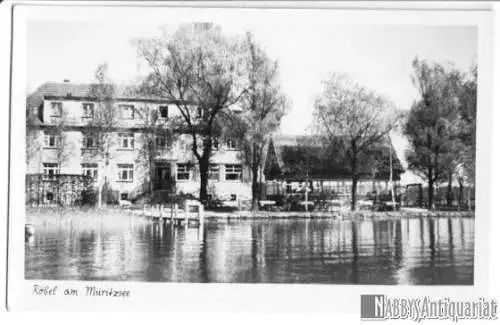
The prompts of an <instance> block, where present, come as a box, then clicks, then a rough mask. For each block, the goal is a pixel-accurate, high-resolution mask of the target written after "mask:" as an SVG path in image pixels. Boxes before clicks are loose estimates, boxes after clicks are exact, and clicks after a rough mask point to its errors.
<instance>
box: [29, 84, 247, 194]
mask: <svg viewBox="0 0 500 325" xmlns="http://www.w3.org/2000/svg"><path fill="white" fill-rule="evenodd" d="M90 92H91V85H88V84H73V83H70V82H68V81H65V82H63V83H45V84H43V85H42V86H40V87H39V88H38V89H37V90H36V91H35V92H34V93H32V94H31V95H30V96H28V98H27V112H28V114H27V119H28V123H27V128H28V130H27V138H26V141H27V166H26V173H27V174H41V175H43V177H44V179H46V180H50V179H51V178H55V177H56V176H54V175H58V174H73V175H82V174H83V175H87V176H90V177H92V178H93V180H94V183H95V186H96V188H98V187H100V186H102V185H103V184H104V182H107V183H108V184H109V187H110V188H111V189H113V190H114V191H115V192H117V193H118V195H119V198H120V199H122V200H124V199H129V200H130V199H133V198H135V197H137V196H139V195H141V194H142V193H144V192H145V191H146V189H149V188H151V185H152V186H153V187H154V189H157V190H162V189H166V188H174V189H175V191H176V192H178V193H179V192H183V193H191V194H193V195H195V196H198V193H199V186H200V180H199V171H198V170H199V168H198V167H197V166H198V164H197V160H196V158H195V157H194V155H193V153H192V151H191V147H192V142H191V141H190V139H191V137H190V136H189V135H188V134H177V135H175V141H169V139H166V138H165V137H166V136H165V135H162V132H152V131H151V130H152V128H151V125H149V123H150V122H149V121H150V116H151V114H152V113H153V112H154V113H155V116H157V118H156V119H155V130H161V129H163V130H165V129H166V128H168V127H169V121H170V120H171V119H175V118H176V117H179V111H178V109H177V106H176V105H175V104H173V103H172V102H171V101H168V100H164V99H161V98H138V97H132V96H126V95H124V94H125V93H126V92H125V91H121V90H119V89H116V92H115V96H114V98H113V107H114V110H113V111H114V112H116V117H115V118H114V122H113V123H108V124H106V126H105V129H106V132H105V133H106V148H102V146H103V142H102V141H101V140H100V138H102V134H103V133H104V132H103V130H102V128H103V126H102V123H101V124H100V125H98V124H96V123H92V121H93V120H94V119H95V116H96V113H97V111H98V110H99V109H102V102H98V101H96V99H95V97H93V96H91V94H90ZM193 109H196V108H195V107H193ZM99 128H100V130H99ZM96 130H97V132H96ZM96 134H99V135H98V136H96ZM151 141H152V143H153V146H154V151H151V150H149V148H150V144H151ZM239 156H240V152H239V150H238V146H237V143H236V141H235V140H234V139H230V138H226V139H216V140H215V141H214V146H213V154H212V156H211V158H210V168H209V183H208V192H209V195H212V196H214V197H221V198H223V199H232V200H240V199H247V198H250V197H251V189H250V183H249V172H248V170H247V168H245V167H244V165H243V164H242V163H241V161H240V158H239ZM151 168H153V170H154V173H151V172H150V171H151ZM151 182H152V184H151ZM172 184H175V186H173V185H172ZM52 199H53V194H51V193H48V194H47V195H45V197H44V201H45V202H47V201H51V200H52Z"/></svg>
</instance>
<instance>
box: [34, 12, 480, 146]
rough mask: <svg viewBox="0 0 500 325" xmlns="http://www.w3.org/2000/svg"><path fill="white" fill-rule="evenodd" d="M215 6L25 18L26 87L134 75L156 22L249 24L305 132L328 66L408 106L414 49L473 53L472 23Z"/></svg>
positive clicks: (466, 59)
mask: <svg viewBox="0 0 500 325" xmlns="http://www.w3.org/2000/svg"><path fill="white" fill-rule="evenodd" d="M162 10H163V11H162ZM212 13H213V14H212V15H209V16H206V15H205V16H200V17H202V18H201V19H203V20H199V18H197V16H194V15H193V16H188V15H176V13H175V11H172V10H170V11H165V9H158V10H155V12H152V11H149V12H148V14H144V15H139V14H137V15H131V14H130V12H128V13H126V14H125V13H124V14H123V15H121V14H118V15H116V16H114V17H109V16H108V17H106V18H105V19H102V16H103V15H102V14H101V15H100V16H99V15H98V14H96V15H95V16H96V17H98V18H95V17H94V18H92V19H85V18H82V15H80V16H78V19H74V20H73V21H69V20H70V19H68V17H66V18H67V19H65V20H64V21H62V20H60V21H58V20H45V21H34V20H30V21H29V22H28V23H27V29H26V46H27V47H26V50H27V55H26V59H27V62H26V64H27V66H26V68H27V69H26V71H27V88H28V91H33V90H34V89H36V87H38V86H39V85H41V84H42V83H44V82H47V81H63V80H64V79H69V80H71V81H72V82H82V83H86V82H92V80H93V72H94V70H95V68H96V66H97V65H98V64H99V63H102V62H107V63H108V65H109V73H110V77H111V78H112V79H113V80H114V81H115V82H116V83H130V82H133V81H134V80H138V77H139V74H140V71H141V69H142V68H143V67H144V62H142V61H141V60H140V59H139V58H138V57H137V53H136V49H135V48H134V47H133V45H132V40H134V39H137V38H140V37H152V36H158V35H160V33H161V31H160V27H161V26H166V27H167V28H170V29H175V28H176V26H178V24H179V23H183V22H190V21H193V19H197V20H195V21H211V22H213V23H216V24H218V25H220V26H221V27H222V30H223V32H224V33H226V34H227V35H236V34H241V33H243V32H245V31H247V30H249V31H251V32H253V33H254V35H255V38H256V40H257V42H258V43H259V44H260V45H261V46H262V47H263V48H264V49H265V50H266V52H267V53H268V54H269V56H270V57H272V58H274V59H277V60H278V61H279V64H280V79H281V84H282V87H283V90H284V92H285V94H286V95H287V97H288V98H289V100H290V101H291V103H292V107H291V110H290V111H289V112H288V114H287V116H286V117H285V118H284V120H283V122H282V125H281V133H283V134H303V133H305V132H307V128H308V127H309V126H310V123H311V112H312V108H313V101H314V98H315V96H316V95H317V94H318V93H320V91H321V82H322V80H324V78H325V77H326V76H327V74H328V73H329V72H340V73H345V74H347V75H348V76H350V77H351V78H353V79H354V80H356V81H358V82H360V83H361V84H363V85H365V86H367V87H368V88H371V89H373V90H374V91H376V92H377V93H379V94H380V95H383V96H385V97H387V98H388V99H390V100H391V101H393V103H394V104H395V105H396V107H398V108H400V109H402V110H408V109H409V108H410V107H411V104H412V102H413V101H414V100H416V99H417V98H418V93H417V92H416V89H415V87H414V86H413V84H412V82H411V73H412V67H411V63H412V60H413V59H414V58H415V57H416V56H418V57H419V58H422V59H428V60H432V61H436V62H442V63H444V62H449V63H453V64H454V65H455V66H456V67H457V68H459V69H461V70H464V71H466V70H468V68H469V67H470V65H471V63H472V62H473V60H476V59H477V47H478V46H477V28H476V27H473V26H446V25H441V26H433V25H399V26H398V25H393V24H390V25H389V24H388V25H383V24H365V25H362V24H338V23H335V22H333V21H330V20H328V19H322V20H318V21H316V22H314V21H313V23H311V20H302V17H301V16H293V15H273V16H264V15H262V16H257V17H259V19H255V17H256V16H255V15H254V16H251V15H248V16H243V15H242V16H239V17H235V16H234V15H221V14H219V13H215V12H212ZM75 17H77V16H75ZM99 17H101V18H99ZM188 17H191V18H188ZM193 17H194V18H193ZM205 17H214V18H213V19H212V20H210V19H206V18H205ZM393 141H394V145H395V147H396V150H397V151H398V156H402V152H403V151H404V147H405V141H404V139H402V138H400V137H397V136H396V137H395V138H394V139H393Z"/></svg>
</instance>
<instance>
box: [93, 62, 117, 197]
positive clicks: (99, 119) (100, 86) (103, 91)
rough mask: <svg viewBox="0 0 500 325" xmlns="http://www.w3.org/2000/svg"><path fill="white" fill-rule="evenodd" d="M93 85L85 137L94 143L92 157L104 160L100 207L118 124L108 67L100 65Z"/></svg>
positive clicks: (112, 85) (106, 189)
mask: <svg viewBox="0 0 500 325" xmlns="http://www.w3.org/2000/svg"><path fill="white" fill-rule="evenodd" d="M94 77H95V83H93V84H92V85H91V87H90V91H89V95H90V97H91V98H92V99H93V101H94V102H95V104H96V106H95V108H94V109H92V111H91V116H90V118H89V121H88V123H87V125H86V130H85V131H86V135H87V136H89V137H90V138H91V139H92V141H93V142H95V148H94V149H93V152H92V153H93V155H94V156H98V157H101V158H102V159H103V160H104V180H103V182H102V184H100V186H99V195H98V202H99V203H98V204H99V206H101V205H102V204H103V198H104V202H106V200H107V198H108V188H109V184H108V169H109V162H110V160H111V159H112V157H111V149H112V147H113V145H114V137H113V133H114V131H115V129H116V127H117V126H118V124H119V115H118V109H117V107H116V105H115V99H114V98H115V85H114V84H113V83H112V82H111V80H110V79H109V77H108V65H107V64H106V63H103V64H100V65H99V66H98V67H97V69H96V71H95V74H94Z"/></svg>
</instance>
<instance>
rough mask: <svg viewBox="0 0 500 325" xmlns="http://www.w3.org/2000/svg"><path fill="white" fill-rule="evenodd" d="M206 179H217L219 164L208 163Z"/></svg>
mask: <svg viewBox="0 0 500 325" xmlns="http://www.w3.org/2000/svg"><path fill="white" fill-rule="evenodd" d="M208 179H210V180H213V181H218V180H219V165H215V164H210V166H209V167H208Z"/></svg>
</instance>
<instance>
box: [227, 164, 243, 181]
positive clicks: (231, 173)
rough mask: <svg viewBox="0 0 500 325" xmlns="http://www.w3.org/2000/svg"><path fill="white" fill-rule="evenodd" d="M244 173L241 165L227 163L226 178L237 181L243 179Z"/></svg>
mask: <svg viewBox="0 0 500 325" xmlns="http://www.w3.org/2000/svg"><path fill="white" fill-rule="evenodd" d="M242 173H243V170H242V167H241V165H226V180H228V181H236V180H240V179H241V175H242Z"/></svg>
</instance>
